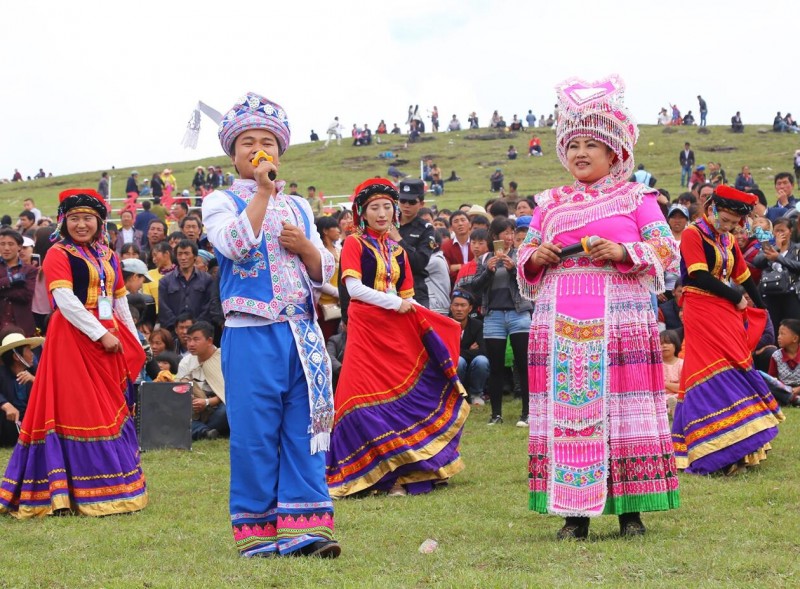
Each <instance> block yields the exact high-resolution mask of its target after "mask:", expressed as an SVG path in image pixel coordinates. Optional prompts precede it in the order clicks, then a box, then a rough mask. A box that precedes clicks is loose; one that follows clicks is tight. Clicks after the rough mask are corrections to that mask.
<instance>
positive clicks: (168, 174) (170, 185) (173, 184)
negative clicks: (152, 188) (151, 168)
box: [154, 168, 178, 196]
mask: <svg viewBox="0 0 800 589" xmlns="http://www.w3.org/2000/svg"><path fill="white" fill-rule="evenodd" d="M161 181H162V182H163V183H164V192H166V193H167V194H168V195H172V194H173V193H175V192H177V190H178V181H177V180H176V179H175V175H174V174H173V173H172V169H170V168H164V171H163V172H161ZM154 196H155V195H154Z"/></svg>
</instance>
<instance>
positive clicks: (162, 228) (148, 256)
mask: <svg viewBox="0 0 800 589" xmlns="http://www.w3.org/2000/svg"><path fill="white" fill-rule="evenodd" d="M166 238H167V224H166V223H164V221H162V220H161V219H158V218H156V219H153V220H152V221H151V222H150V226H149V227H148V228H147V233H146V234H145V236H144V240H145V244H144V245H143V246H142V261H143V262H145V263H146V264H147V267H148V268H154V267H155V266H154V265H153V260H152V252H153V247H154V246H155V245H156V244H157V243H161V242H162V241H164V240H165V239H166Z"/></svg>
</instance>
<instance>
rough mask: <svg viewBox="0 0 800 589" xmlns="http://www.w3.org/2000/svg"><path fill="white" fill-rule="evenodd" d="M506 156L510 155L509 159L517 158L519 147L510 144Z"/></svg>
mask: <svg viewBox="0 0 800 589" xmlns="http://www.w3.org/2000/svg"><path fill="white" fill-rule="evenodd" d="M506 156H507V157H508V159H510V160H515V159H517V148H516V147H514V146H513V145H509V146H508V151H507V152H506Z"/></svg>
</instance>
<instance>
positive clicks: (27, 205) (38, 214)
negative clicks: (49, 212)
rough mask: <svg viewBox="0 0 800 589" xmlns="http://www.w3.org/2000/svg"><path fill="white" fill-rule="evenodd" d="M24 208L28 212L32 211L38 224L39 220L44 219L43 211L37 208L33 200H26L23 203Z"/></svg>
mask: <svg viewBox="0 0 800 589" xmlns="http://www.w3.org/2000/svg"><path fill="white" fill-rule="evenodd" d="M22 208H23V209H25V210H26V211H30V212H32V213H33V217H34V219H35V222H36V223H38V222H39V220H40V219H41V218H42V211H40V210H39V209H37V208H36V203H35V202H33V199H32V198H26V199H25V200H23V201H22Z"/></svg>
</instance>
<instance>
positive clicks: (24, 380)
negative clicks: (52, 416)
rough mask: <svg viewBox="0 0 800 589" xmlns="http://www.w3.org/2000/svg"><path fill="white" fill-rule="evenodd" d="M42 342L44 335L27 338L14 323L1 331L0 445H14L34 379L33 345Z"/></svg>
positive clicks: (36, 346) (39, 344)
mask: <svg viewBox="0 0 800 589" xmlns="http://www.w3.org/2000/svg"><path fill="white" fill-rule="evenodd" d="M42 342H44V338H43V337H29V338H26V337H25V335H24V334H23V332H22V330H21V329H20V328H19V327H17V326H15V325H7V326H6V327H5V328H4V329H3V330H2V331H0V359H1V360H2V363H0V413H2V415H0V446H13V445H14V444H16V442H17V437H18V436H19V425H20V423H21V422H22V418H23V417H25V409H27V407H28V398H29V397H30V394H31V389H32V388H33V382H34V380H35V379H36V357H35V356H34V354H33V348H38V347H39V346H41V345H42Z"/></svg>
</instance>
